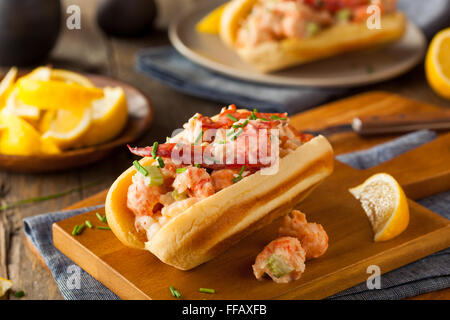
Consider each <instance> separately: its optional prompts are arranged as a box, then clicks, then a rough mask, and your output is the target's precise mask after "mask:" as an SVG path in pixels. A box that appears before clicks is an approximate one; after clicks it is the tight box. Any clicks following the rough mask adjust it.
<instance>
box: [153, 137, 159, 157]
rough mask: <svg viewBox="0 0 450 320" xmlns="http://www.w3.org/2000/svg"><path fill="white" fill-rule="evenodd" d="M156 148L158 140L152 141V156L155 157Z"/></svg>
mask: <svg viewBox="0 0 450 320" xmlns="http://www.w3.org/2000/svg"><path fill="white" fill-rule="evenodd" d="M157 150H158V141H155V142H153V147H152V157H153V159H156V151H157Z"/></svg>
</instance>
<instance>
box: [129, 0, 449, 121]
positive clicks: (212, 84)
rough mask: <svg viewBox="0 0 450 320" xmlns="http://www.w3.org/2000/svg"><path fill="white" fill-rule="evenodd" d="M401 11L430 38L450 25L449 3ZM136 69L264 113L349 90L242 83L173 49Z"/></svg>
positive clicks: (143, 57) (403, 4) (413, 0)
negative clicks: (207, 67) (199, 64)
mask: <svg viewBox="0 0 450 320" xmlns="http://www.w3.org/2000/svg"><path fill="white" fill-rule="evenodd" d="M398 6H399V8H400V10H402V11H403V12H405V13H406V14H407V15H408V17H409V18H410V19H411V20H412V21H413V22H414V23H416V25H418V26H419V27H420V28H422V30H423V31H424V32H425V34H426V35H427V36H428V37H431V36H432V35H433V34H434V33H435V32H436V31H438V30H440V29H442V28H444V27H445V26H448V25H450V21H449V19H450V1H448V0H427V1H423V0H399V3H398ZM136 68H137V70H138V71H140V72H143V73H145V74H147V75H149V76H150V77H152V78H154V79H155V80H158V81H160V82H162V83H165V84H167V85H169V86H171V87H172V88H174V89H176V90H178V91H181V92H184V93H186V94H190V95H194V96H198V97H201V98H206V99H210V100H213V101H217V102H221V103H224V104H231V103H234V104H236V105H239V106H241V107H250V108H254V107H257V108H258V109H259V110H262V111H266V112H267V111H277V112H288V113H289V114H294V113H298V112H300V111H302V110H305V109H307V108H310V107H312V106H316V105H318V104H321V103H324V102H326V101H329V100H331V99H333V98H336V97H338V96H341V95H343V94H345V93H347V92H349V89H318V88H311V87H302V88H300V87H288V86H272V85H266V84H259V83H254V82H247V81H240V80H237V79H233V78H230V77H227V76H224V75H220V74H218V73H215V72H213V71H209V70H208V69H205V68H203V67H200V66H198V65H196V64H194V63H192V62H190V61H189V60H187V59H186V58H184V57H183V56H181V55H180V54H179V53H178V52H177V51H175V49H174V48H173V47H171V46H164V47H155V48H150V49H145V50H142V51H140V52H139V53H138V55H137V58H136Z"/></svg>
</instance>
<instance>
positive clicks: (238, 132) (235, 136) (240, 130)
mask: <svg viewBox="0 0 450 320" xmlns="http://www.w3.org/2000/svg"><path fill="white" fill-rule="evenodd" d="M243 131H244V130H243V129H242V128H239V130H238V131H237V132H236V134H235V135H234V136H232V137H231V140H236V139H237V137H238V136H239V135H240V134H241V133H242V132H243Z"/></svg>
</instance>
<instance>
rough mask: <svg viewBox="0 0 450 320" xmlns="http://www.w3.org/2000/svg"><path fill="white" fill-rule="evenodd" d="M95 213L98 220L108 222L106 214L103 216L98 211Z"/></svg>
mask: <svg viewBox="0 0 450 320" xmlns="http://www.w3.org/2000/svg"><path fill="white" fill-rule="evenodd" d="M95 215H96V216H97V218H98V220H100V221H101V222H105V223H106V215H105V216H102V215H101V214H100V213H98V212H96V213H95Z"/></svg>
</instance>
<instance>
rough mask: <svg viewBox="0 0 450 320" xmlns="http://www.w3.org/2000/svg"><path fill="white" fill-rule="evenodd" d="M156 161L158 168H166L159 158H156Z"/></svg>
mask: <svg viewBox="0 0 450 320" xmlns="http://www.w3.org/2000/svg"><path fill="white" fill-rule="evenodd" d="M156 160H157V161H158V165H159V167H160V168H164V167H165V166H166V164H165V163H164V160H163V159H162V158H161V157H157V158H156Z"/></svg>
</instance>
